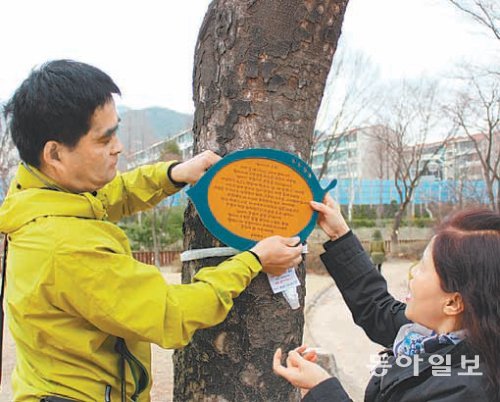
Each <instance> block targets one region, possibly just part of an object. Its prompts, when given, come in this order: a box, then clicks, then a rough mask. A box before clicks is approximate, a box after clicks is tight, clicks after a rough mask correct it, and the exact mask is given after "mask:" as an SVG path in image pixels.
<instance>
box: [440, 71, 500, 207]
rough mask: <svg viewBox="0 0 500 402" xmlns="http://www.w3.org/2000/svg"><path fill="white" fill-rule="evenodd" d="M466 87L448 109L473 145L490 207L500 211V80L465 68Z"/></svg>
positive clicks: (491, 75)
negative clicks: (466, 74) (466, 76)
mask: <svg viewBox="0 0 500 402" xmlns="http://www.w3.org/2000/svg"><path fill="white" fill-rule="evenodd" d="M465 69H466V72H467V73H468V78H467V79H466V81H467V84H468V85H466V86H465V87H464V89H463V90H461V91H460V92H459V93H458V94H457V96H456V100H455V103H454V104H453V105H452V106H450V107H448V108H447V111H448V112H449V113H450V115H451V117H452V119H453V121H454V123H455V124H456V127H457V128H458V130H459V132H460V133H464V134H465V135H466V136H467V138H468V139H469V140H470V141H471V142H472V144H473V150H474V153H475V155H476V157H477V159H478V160H479V162H480V164H481V170H482V175H483V179H484V181H485V185H486V192H487V197H488V200H489V204H490V207H491V208H492V209H495V210H497V211H500V81H499V79H498V76H497V75H496V74H486V75H484V74H483V75H479V74H476V72H475V69H472V68H470V67H465Z"/></svg>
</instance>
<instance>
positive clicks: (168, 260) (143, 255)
mask: <svg viewBox="0 0 500 402" xmlns="http://www.w3.org/2000/svg"><path fill="white" fill-rule="evenodd" d="M179 254H180V251H160V252H159V257H160V261H159V262H158V263H157V265H159V266H161V267H163V266H166V265H170V264H172V262H173V261H174V260H175V259H176V258H178V257H179ZM132 255H133V256H134V258H135V259H136V260H137V261H140V262H143V263H144V264H152V265H154V264H155V253H154V251H132Z"/></svg>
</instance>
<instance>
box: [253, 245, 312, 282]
mask: <svg viewBox="0 0 500 402" xmlns="http://www.w3.org/2000/svg"><path fill="white" fill-rule="evenodd" d="M299 242H300V238H299V237H281V236H271V237H267V238H265V239H263V240H261V241H260V242H258V243H257V244H256V245H255V246H253V247H252V249H251V250H252V251H253V252H254V253H255V254H257V255H258V256H259V259H260V263H261V264H262V269H263V271H264V272H267V273H268V274H272V275H281V274H284V273H285V271H286V270H287V269H288V268H291V267H295V266H297V265H299V264H300V262H301V261H302V256H301V254H302V249H303V247H302V244H298V243H299Z"/></svg>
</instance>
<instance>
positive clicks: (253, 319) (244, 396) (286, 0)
mask: <svg viewBox="0 0 500 402" xmlns="http://www.w3.org/2000/svg"><path fill="white" fill-rule="evenodd" d="M347 2H348V0H326V1H321V0H306V1H303V0H302V1H300V0H276V1H259V0H248V1H237V0H215V1H214V2H212V3H211V4H210V6H209V9H208V12H207V14H206V16H205V20H204V22H203V25H202V27H201V30H200V34H199V37H198V44H197V47H196V53H195V66H194V77H193V78H194V102H195V106H196V111H195V117H194V130H193V131H194V154H197V153H199V152H201V151H203V150H205V149H211V150H213V151H216V152H218V153H219V154H220V155H222V156H223V155H226V154H228V153H229V152H232V151H234V150H237V149H245V148H249V147H269V148H277V149H282V150H285V151H288V152H291V153H294V154H296V155H298V156H299V157H301V158H304V159H305V158H307V157H308V156H309V153H310V149H311V145H312V142H313V130H314V125H315V121H316V115H317V112H318V109H319V105H320V102H321V97H322V95H323V90H324V87H325V83H326V78H327V75H328V71H329V69H330V66H331V62H332V57H333V54H334V52H335V49H336V46H337V41H338V38H339V36H340V30H341V25H342V21H343V16H344V13H345V9H346V6H347ZM242 196H244V194H243V195H242ZM184 235H185V236H184V239H185V244H184V246H185V249H198V248H207V247H214V246H219V245H220V243H219V242H218V241H217V240H216V239H214V238H213V237H212V236H211V235H210V234H209V233H208V231H207V230H206V229H205V228H204V227H203V226H202V224H201V222H200V220H199V218H198V216H197V214H196V211H195V209H194V208H193V206H192V204H190V205H189V206H188V208H187V210H186V215H185V224H184ZM222 260H223V258H210V259H204V260H198V261H194V262H189V263H184V265H183V272H182V281H183V282H184V283H186V282H190V281H191V278H192V276H193V275H194V274H195V273H196V271H197V270H199V269H200V268H201V267H203V266H208V265H215V264H218V263H219V262H221V261H222ZM297 271H298V272H297V273H298V276H299V279H300V281H301V287H300V289H299V297H300V301H301V306H303V305H304V293H305V287H304V283H305V268H304V266H303V264H301V266H300V267H299V268H298V270H297ZM303 323H304V316H303V308H301V309H299V310H291V309H290V308H289V306H288V304H287V302H286V301H285V299H284V298H283V296H282V295H281V294H277V295H273V294H272V293H271V290H270V287H269V284H268V281H267V277H266V276H265V275H263V274H261V275H259V276H258V277H257V278H256V279H255V280H254V281H253V282H252V283H251V285H250V286H249V288H248V289H247V290H246V291H245V292H244V293H243V294H242V295H241V296H240V297H239V298H238V299H236V300H235V305H234V308H233V309H232V311H231V312H230V314H229V316H228V318H227V319H226V321H225V322H223V323H222V324H220V325H218V326H217V327H214V328H211V329H207V330H200V331H198V332H197V333H196V334H195V336H194V338H193V340H192V342H191V343H190V344H189V345H188V346H187V347H185V348H184V349H182V350H179V351H176V352H175V354H174V367H175V374H174V375H175V385H174V399H175V400H176V401H183V402H184V401H238V402H244V401H252V402H257V401H295V400H299V399H300V395H299V393H298V391H297V390H296V389H294V388H293V387H292V386H291V385H289V384H288V383H287V382H285V381H284V380H282V379H280V378H278V377H276V376H275V375H274V374H273V373H272V368H271V365H272V356H273V353H274V350H275V349H276V348H277V347H281V348H283V349H284V350H289V349H291V348H294V347H296V346H298V345H299V344H300V343H301V341H302V331H303Z"/></svg>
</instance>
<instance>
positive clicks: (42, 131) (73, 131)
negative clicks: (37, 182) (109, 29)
mask: <svg viewBox="0 0 500 402" xmlns="http://www.w3.org/2000/svg"><path fill="white" fill-rule="evenodd" d="M113 94H118V95H121V93H120V89H119V88H118V86H117V85H116V84H115V83H114V82H113V80H112V79H111V78H110V77H109V76H108V75H107V74H106V73H104V72H103V71H101V70H99V69H98V68H96V67H93V66H90V65H88V64H85V63H80V62H76V61H73V60H54V61H50V62H47V63H45V64H43V65H42V66H41V67H39V68H37V69H34V70H32V72H31V73H30V75H29V76H28V78H26V79H25V80H24V82H23V83H22V84H21V86H20V87H19V88H18V89H17V90H16V92H15V93H14V95H13V96H12V98H11V99H10V100H9V101H8V102H7V104H6V105H5V108H4V113H5V117H6V119H7V122H8V123H7V124H8V128H9V130H10V132H11V135H12V139H13V141H14V144H15V145H16V147H17V149H18V151H19V156H20V157H21V159H22V160H23V161H25V162H26V163H28V164H30V165H33V166H35V167H40V156H41V152H42V150H43V148H44V146H45V144H46V143H47V142H48V141H51V140H53V141H58V142H60V143H62V144H64V145H66V146H69V147H74V146H75V145H76V144H77V143H78V141H79V140H80V138H81V137H82V136H84V135H85V134H86V133H87V132H88V131H89V129H90V123H91V118H92V115H93V114H94V111H95V110H96V109H97V108H98V107H100V106H104V105H105V104H106V103H107V102H108V101H110V100H111V99H112V97H113Z"/></svg>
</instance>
